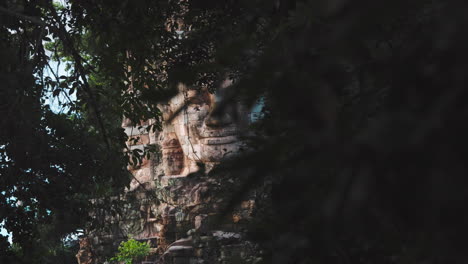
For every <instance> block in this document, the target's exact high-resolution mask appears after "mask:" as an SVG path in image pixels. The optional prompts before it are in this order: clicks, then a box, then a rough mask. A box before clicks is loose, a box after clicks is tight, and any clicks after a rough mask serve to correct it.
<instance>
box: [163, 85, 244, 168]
mask: <svg viewBox="0 0 468 264" xmlns="http://www.w3.org/2000/svg"><path fill="white" fill-rule="evenodd" d="M230 84H231V82H230V81H225V82H224V83H223V84H222V86H221V87H220V89H219V91H218V92H217V93H215V94H212V93H209V92H208V91H206V90H187V89H184V88H185V87H184V86H181V87H180V89H179V90H180V92H179V94H178V95H177V96H175V97H174V98H173V99H172V100H171V101H170V102H169V104H168V108H169V109H168V110H169V111H168V112H169V113H171V114H175V115H176V116H175V117H174V118H173V120H172V121H171V122H170V124H169V126H168V129H169V130H170V131H168V132H169V133H174V134H175V135H176V137H177V139H178V140H179V143H180V146H181V149H182V151H183V153H184V155H185V167H188V168H189V169H190V168H191V167H192V168H193V166H194V163H197V162H202V163H216V162H219V161H221V160H223V159H225V158H227V157H230V156H233V155H235V154H236V153H238V152H239V150H240V149H241V148H242V146H243V143H242V142H241V141H240V139H239V133H240V132H241V130H242V129H244V128H245V126H246V124H247V122H248V112H247V111H246V109H245V108H244V107H242V105H241V104H240V103H230V104H229V103H228V104H226V105H224V106H223V109H219V107H220V104H219V103H220V102H221V100H222V94H223V91H225V90H224V89H228V88H229V85H230ZM184 106H186V107H184ZM171 130H173V131H171ZM192 171H193V169H192ZM182 174H183V173H182Z"/></svg>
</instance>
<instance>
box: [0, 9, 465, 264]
mask: <svg viewBox="0 0 468 264" xmlns="http://www.w3.org/2000/svg"><path fill="white" fill-rule="evenodd" d="M467 7H468V3H466V1H461V0H458V1H457V0H447V1H441V0H414V1H403V0H393V1H375V0H374V1H371V0H355V1H351V0H302V1H299V0H237V1H234V0H180V1H168V0H162V1H161V0H121V1H112V0H68V1H62V2H54V1H50V0H36V1H34V0H0V58H1V63H0V116H1V118H0V225H1V226H3V228H4V229H5V230H7V231H8V232H11V233H12V238H13V243H12V244H10V243H9V242H8V238H7V236H2V235H0V263H73V262H72V261H74V256H73V255H74V254H75V252H76V249H74V248H73V245H74V244H73V242H69V240H70V239H68V240H67V239H66V238H67V237H69V235H70V234H76V233H77V232H79V231H80V230H82V229H83V227H84V225H85V224H86V223H87V221H89V219H88V214H87V212H89V211H90V210H91V208H92V206H93V204H91V203H90V201H91V199H93V198H102V199H103V197H111V196H113V195H116V194H118V193H121V192H122V190H123V189H124V188H125V186H126V185H127V184H128V183H129V181H130V179H131V178H130V175H129V173H128V172H127V170H126V165H127V163H128V162H131V161H132V157H133V156H134V155H136V154H137V153H132V152H125V151H124V152H122V149H125V141H126V140H127V139H126V136H125V134H124V133H123V131H122V129H121V127H120V125H121V120H122V116H127V117H129V118H130V119H131V120H133V121H134V122H138V120H145V119H148V118H154V119H156V120H160V117H161V112H160V111H159V110H158V108H157V103H159V102H164V101H166V100H168V99H169V98H171V96H172V95H174V94H175V93H176V89H175V86H176V84H177V83H178V82H184V83H187V84H189V85H193V86H202V85H206V86H208V87H216V85H215V84H216V83H217V82H219V81H220V80H222V79H223V78H225V76H227V75H229V76H230V77H231V78H232V79H234V80H235V85H234V88H235V89H233V92H232V93H231V94H230V95H229V96H227V98H226V99H225V100H234V99H241V100H243V101H244V102H245V104H248V105H253V104H254V103H255V102H257V101H258V100H259V99H260V98H262V101H263V110H262V112H263V118H262V119H261V120H260V121H258V122H257V123H256V124H255V128H254V129H255V135H256V136H254V137H253V138H252V140H251V141H252V144H253V146H254V149H255V153H251V154H249V155H252V156H253V158H251V157H250V156H249V157H241V158H240V160H238V161H237V163H235V164H226V166H231V168H230V169H231V170H232V172H233V173H235V172H236V168H242V170H241V169H239V175H238V176H236V179H237V180H238V181H239V182H240V183H242V184H241V185H242V186H243V187H242V189H241V190H233V192H234V193H238V194H240V193H242V192H243V191H245V190H248V189H249V188H253V187H255V186H256V185H258V184H261V183H262V182H263V181H265V179H268V180H269V181H272V182H273V188H272V192H271V197H272V200H273V203H272V208H269V209H268V210H266V211H267V212H266V213H265V214H266V215H268V216H267V219H266V220H265V221H264V222H261V221H260V224H259V226H258V229H257V230H253V233H255V234H256V239H257V240H258V241H260V242H261V243H262V244H263V245H264V246H265V247H266V248H267V249H269V252H270V253H269V254H270V256H271V258H270V259H267V260H266V263H467V260H468V256H467V254H468V251H467V250H466V246H467V244H466V239H467V236H468V228H467V224H466V223H467V222H468V210H467V204H468V192H467V191H466V188H467V187H468V178H467V175H468V167H467V166H468V163H467V160H466V157H467V153H468V139H467V135H468V122H467V120H468V104H467V102H468V89H467V86H466V85H467V84H468V82H467V81H468V80H467V78H468V74H467V71H468V49H467V47H468V40H467V37H468V35H467V34H466V29H467V28H468V16H467V15H466V11H467V10H468V9H467ZM130 84H132V86H133V87H132V89H133V90H132V91H133V92H128V91H129V90H128V89H129V86H130ZM159 125H160V124H159V123H156V124H155V125H154V126H153V127H152V129H158V127H159ZM245 168H249V169H250V170H249V173H245ZM233 199H235V196H234V198H233ZM109 203H111V201H110V200H109ZM116 206H117V205H116ZM260 227H261V228H260Z"/></svg>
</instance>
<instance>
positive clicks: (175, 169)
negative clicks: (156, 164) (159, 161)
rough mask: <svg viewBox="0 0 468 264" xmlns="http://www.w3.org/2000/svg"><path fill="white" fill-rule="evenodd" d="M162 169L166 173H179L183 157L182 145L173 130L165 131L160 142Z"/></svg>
mask: <svg viewBox="0 0 468 264" xmlns="http://www.w3.org/2000/svg"><path fill="white" fill-rule="evenodd" d="M162 155H163V169H164V174H166V175H180V174H181V173H182V170H183V169H184V165H185V159H184V152H183V150H182V146H181V145H180V141H179V139H178V138H177V135H176V134H175V133H174V132H169V133H166V137H165V138H164V140H163V142H162Z"/></svg>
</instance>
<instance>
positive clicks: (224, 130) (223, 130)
mask: <svg viewBox="0 0 468 264" xmlns="http://www.w3.org/2000/svg"><path fill="white" fill-rule="evenodd" d="M238 134H239V129H238V128H237V127H232V126H231V127H230V126H228V127H217V128H208V127H206V126H203V127H202V128H201V129H200V130H199V136H200V138H208V137H226V136H235V135H238Z"/></svg>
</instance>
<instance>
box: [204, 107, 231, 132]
mask: <svg viewBox="0 0 468 264" xmlns="http://www.w3.org/2000/svg"><path fill="white" fill-rule="evenodd" d="M230 124H232V117H231V115H230V114H229V111H228V107H226V108H225V109H223V110H220V109H217V108H214V109H213V110H212V111H210V113H209V114H208V116H207V117H206V119H205V125H207V126H208V127H212V128H219V127H224V126H227V125H230Z"/></svg>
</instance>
